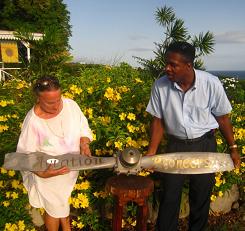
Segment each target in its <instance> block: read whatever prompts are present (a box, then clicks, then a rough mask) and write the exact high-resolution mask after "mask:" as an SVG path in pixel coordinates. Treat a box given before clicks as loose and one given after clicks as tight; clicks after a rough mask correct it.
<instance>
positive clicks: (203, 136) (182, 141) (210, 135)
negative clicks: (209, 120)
mask: <svg viewBox="0 0 245 231" xmlns="http://www.w3.org/2000/svg"><path fill="white" fill-rule="evenodd" d="M213 135H214V130H210V131H209V132H207V133H205V134H204V135H202V136H200V137H197V138H193V139H179V138H178V137H176V136H173V135H168V140H169V141H170V142H171V141H172V142H176V143H185V144H192V143H196V142H199V141H201V140H203V139H205V138H207V137H212V136H213Z"/></svg>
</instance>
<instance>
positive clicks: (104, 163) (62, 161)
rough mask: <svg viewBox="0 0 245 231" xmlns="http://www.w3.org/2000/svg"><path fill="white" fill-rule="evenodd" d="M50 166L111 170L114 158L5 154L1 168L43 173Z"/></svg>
mask: <svg viewBox="0 0 245 231" xmlns="http://www.w3.org/2000/svg"><path fill="white" fill-rule="evenodd" d="M50 164H52V166H53V168H54V169H58V168H60V167H62V166H67V167H68V168H69V169H70V170H87V169H101V168H113V167H114V165H115V164H116V158H115V157H87V156H84V155H79V154H64V155H59V156H51V155H48V154H46V153H43V152H33V153H29V154H26V153H19V152H12V153H7V154H6V155H5V159H4V165H3V167H4V168H5V169H13V170H22V171H45V170H46V169H47V168H48V166H49V165H50Z"/></svg>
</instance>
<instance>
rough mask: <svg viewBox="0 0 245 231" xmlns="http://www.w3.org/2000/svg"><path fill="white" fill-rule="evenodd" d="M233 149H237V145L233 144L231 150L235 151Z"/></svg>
mask: <svg viewBox="0 0 245 231" xmlns="http://www.w3.org/2000/svg"><path fill="white" fill-rule="evenodd" d="M233 148H237V144H233V145H231V146H229V149H233Z"/></svg>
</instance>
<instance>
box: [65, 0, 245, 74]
mask: <svg viewBox="0 0 245 231" xmlns="http://www.w3.org/2000/svg"><path fill="white" fill-rule="evenodd" d="M63 2H64V3H65V4H66V5H67V9H68V11H69V12H70V24H71V26H72V37H71V38H70V46H71V48H72V49H71V54H72V55H73V57H74V61H78V62H85V63H104V64H110V65H113V64H118V63H120V62H127V63H129V64H130V65H132V66H139V63H138V62H137V61H136V60H135V59H134V58H133V56H137V57H141V58H145V59H150V58H154V52H153V51H154V50H155V48H156V46H155V42H156V43H160V42H161V41H163V40H164V39H165V34H164V32H165V31H164V28H163V27H162V26H160V25H159V24H158V23H157V22H156V20H155V13H156V10H157V8H161V7H164V6H165V5H166V6H167V7H172V8H173V10H174V12H175V14H176V17H177V18H181V19H183V20H184V23H185V24H184V25H185V27H187V29H188V32H189V33H190V35H191V36H194V35H196V36H198V35H199V33H206V32H207V31H210V32H212V33H213V34H214V36H215V46H214V49H215V51H214V52H213V53H212V54H211V55H208V56H205V57H204V58H203V60H204V66H205V67H206V69H207V70H224V71H225V70H245V1H244V0H205V1H203V0H165V1H164V0H63Z"/></svg>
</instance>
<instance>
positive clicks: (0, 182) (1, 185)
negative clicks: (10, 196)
mask: <svg viewBox="0 0 245 231" xmlns="http://www.w3.org/2000/svg"><path fill="white" fill-rule="evenodd" d="M3 187H4V185H3V181H2V180H1V181H0V188H3Z"/></svg>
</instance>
